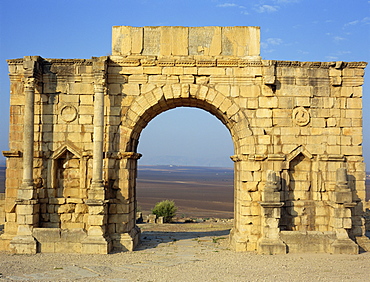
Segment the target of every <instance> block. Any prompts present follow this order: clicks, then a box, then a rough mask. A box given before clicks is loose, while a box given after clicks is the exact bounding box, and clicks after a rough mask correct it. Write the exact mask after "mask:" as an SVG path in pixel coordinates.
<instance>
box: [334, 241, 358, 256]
mask: <svg viewBox="0 0 370 282" xmlns="http://www.w3.org/2000/svg"><path fill="white" fill-rule="evenodd" d="M358 251H359V248H358V245H357V244H356V243H355V242H353V241H352V240H351V239H337V240H335V241H334V243H333V244H331V253H332V254H348V255H357V254H358Z"/></svg>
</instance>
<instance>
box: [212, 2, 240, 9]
mask: <svg viewBox="0 0 370 282" xmlns="http://www.w3.org/2000/svg"><path fill="white" fill-rule="evenodd" d="M217 7H220V8H229V7H238V5H236V4H234V3H223V4H218V5H217Z"/></svg>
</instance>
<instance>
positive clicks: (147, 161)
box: [136, 107, 234, 220]
mask: <svg viewBox="0 0 370 282" xmlns="http://www.w3.org/2000/svg"><path fill="white" fill-rule="evenodd" d="M233 149H234V148H233V143H232V140H231V136H230V133H229V131H228V130H227V128H226V126H225V125H223V124H222V123H221V122H220V121H219V120H218V119H217V118H216V117H214V116H213V115H211V114H209V113H208V112H206V111H204V110H201V109H197V108H188V107H181V108H175V109H172V110H168V111H166V112H164V113H162V114H160V115H158V116H157V117H155V118H154V119H153V120H152V121H151V122H149V124H148V126H147V127H146V128H145V129H144V130H143V131H142V134H141V136H140V142H139V147H138V152H140V153H142V154H143V157H142V158H141V159H140V161H139V163H138V164H139V165H138V177H137V184H136V187H137V189H136V198H137V206H138V210H140V211H142V213H143V215H144V217H145V216H146V215H148V214H150V212H151V209H152V208H153V207H154V205H155V204H156V203H157V202H159V201H162V200H165V199H169V200H174V202H175V204H176V206H177V207H178V212H177V218H178V219H180V220H181V219H183V220H185V219H196V220H202V219H204V220H207V219H210V218H219V219H231V218H233V215H234V191H233V190H234V182H233V179H234V170H233V162H232V161H231V160H230V158H229V156H231V155H233Z"/></svg>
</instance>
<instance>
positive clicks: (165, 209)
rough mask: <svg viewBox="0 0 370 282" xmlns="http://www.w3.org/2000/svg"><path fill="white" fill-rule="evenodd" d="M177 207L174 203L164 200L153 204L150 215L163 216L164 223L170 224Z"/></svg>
mask: <svg viewBox="0 0 370 282" xmlns="http://www.w3.org/2000/svg"><path fill="white" fill-rule="evenodd" d="M176 211H177V207H176V205H175V202H174V201H170V200H164V201H161V202H158V203H156V204H155V206H154V208H153V209H152V213H153V214H155V215H156V216H158V217H159V216H163V221H164V222H171V220H172V218H173V217H174V216H175V215H176Z"/></svg>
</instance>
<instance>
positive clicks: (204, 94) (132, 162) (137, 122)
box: [108, 84, 255, 250]
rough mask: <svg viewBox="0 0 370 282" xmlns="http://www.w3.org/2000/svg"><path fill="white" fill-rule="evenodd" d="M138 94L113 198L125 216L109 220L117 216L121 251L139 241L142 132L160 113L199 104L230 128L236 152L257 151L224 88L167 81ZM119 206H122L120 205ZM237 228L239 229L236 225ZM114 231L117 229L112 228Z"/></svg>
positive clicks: (124, 129)
mask: <svg viewBox="0 0 370 282" xmlns="http://www.w3.org/2000/svg"><path fill="white" fill-rule="evenodd" d="M141 92H142V93H141V94H140V95H138V96H137V97H136V98H135V99H134V100H133V101H132V103H131V104H130V106H129V107H128V108H127V109H124V111H125V114H124V115H123V116H122V120H121V130H120V138H121V142H120V153H119V159H120V164H119V174H120V177H119V179H118V185H117V187H119V189H118V190H117V193H116V196H115V198H114V199H112V200H113V201H115V203H116V204H115V205H116V206H117V207H120V209H121V210H122V215H119V216H117V214H116V215H115V214H114V213H112V214H109V215H108V217H109V219H108V222H111V223H113V222H114V221H115V218H117V222H114V224H115V233H114V234H113V233H110V237H111V238H113V246H114V247H115V248H117V249H121V250H132V249H133V248H134V246H135V245H136V244H137V240H138V234H139V233H138V232H139V231H138V229H137V228H136V227H135V226H136V225H135V216H134V212H135V210H136V175H137V171H136V169H137V160H138V158H140V156H141V155H140V154H138V153H137V146H138V140H139V137H140V134H141V131H142V130H143V129H144V128H145V126H146V125H147V124H148V123H149V122H150V121H151V120H152V119H153V118H154V117H155V116H157V115H159V114H161V113H162V112H165V111H167V110H170V109H173V108H176V107H196V108H200V109H203V110H205V111H207V112H209V113H211V114H213V115H215V116H216V117H217V118H218V119H219V120H220V121H221V122H222V123H223V124H224V125H225V126H226V127H227V128H228V130H229V132H230V134H231V137H232V140H233V144H234V152H235V155H239V156H240V155H248V154H253V153H254V145H255V140H254V136H253V134H252V131H251V129H250V125H249V123H248V119H247V117H246V115H245V112H244V111H243V110H242V109H241V108H240V107H239V106H238V105H237V103H235V102H234V101H233V99H232V98H230V97H228V96H226V95H225V94H223V93H221V92H220V91H217V90H215V89H214V88H212V87H210V86H206V85H200V84H165V85H164V86H152V85H142V86H141ZM242 173H243V171H242V170H241V169H240V163H239V162H236V163H235V168H234V217H235V220H234V226H238V224H240V222H239V220H238V218H239V217H237V214H239V213H240V210H241V209H240V207H238V205H239V204H240V203H241V202H242V201H241V200H240V199H239V198H240V197H241V196H242V195H243V194H241V193H240V192H239V190H240V181H239V180H240V179H242V177H240V174H242ZM117 209H118V208H117ZM236 229H237V228H236ZM111 230H113V228H112V229H111Z"/></svg>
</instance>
